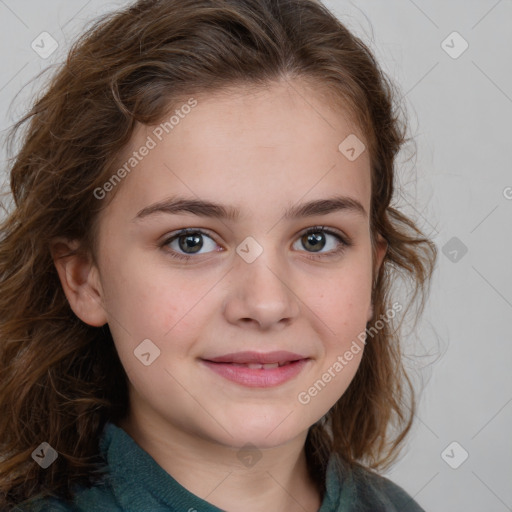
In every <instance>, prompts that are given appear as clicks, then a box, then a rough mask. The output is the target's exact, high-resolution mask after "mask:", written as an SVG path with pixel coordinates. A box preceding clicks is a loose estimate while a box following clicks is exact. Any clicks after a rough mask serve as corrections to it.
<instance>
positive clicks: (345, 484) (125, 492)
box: [15, 423, 424, 512]
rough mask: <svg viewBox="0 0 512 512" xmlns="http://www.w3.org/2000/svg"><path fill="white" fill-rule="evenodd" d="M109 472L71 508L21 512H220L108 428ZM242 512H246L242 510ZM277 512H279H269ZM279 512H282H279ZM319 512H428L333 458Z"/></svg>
mask: <svg viewBox="0 0 512 512" xmlns="http://www.w3.org/2000/svg"><path fill="white" fill-rule="evenodd" d="M99 447H100V452H101V455H102V456H103V458H104V459H105V461H106V462H107V466H108V472H107V474H106V476H105V477H104V479H103V480H102V483H101V484H98V485H96V486H94V487H91V488H78V489H77V490H76V491H75V493H74V494H75V499H74V501H73V503H72V504H70V503H67V502H64V501H58V500H56V499H54V498H46V499H44V500H39V501H37V502H36V503H34V504H33V505H32V506H31V507H29V508H24V509H21V508H17V509H15V510H17V511H20V512H21V511H23V512H221V509H219V508H217V507H215V506H213V505H212V504H210V503H208V502H207V501H205V500H203V499H201V498H199V497H198V496H196V495H194V494H192V493H191V492H189V491H188V490H187V489H185V488H184V487H183V486H182V485H180V484H179V483H178V482H177V481H176V480H174V478H172V477H171V476H170V475H169V474H168V473H167V472H166V471H165V470H164V469H163V468H162V467H160V466H159V465H158V464H157V463H156V461H155V460H154V459H153V458H152V457H151V456H150V455H149V454H148V453H147V452H146V451H144V450H143V449H142V448H140V447H139V445H138V444H137V443H136V442H135V441H134V440H133V439H132V438H131V437H130V436H129V435H128V434H127V433H126V432H125V431H124V430H123V429H121V428H119V427H117V426H116V425H114V424H113V423H107V424H106V425H105V429H104V431H103V434H102V436H101V439H100V443H99ZM240 510H243V507H240ZM270 512H276V511H270ZM277 512H279V511H277ZM318 512H424V510H423V509H422V508H420V507H419V505H418V504H417V503H416V502H415V501H414V500H413V499H412V498H411V497H410V496H409V495H408V494H407V493H406V492H405V491H404V490H403V489H402V488H400V487H398V486H397V485H395V484H394V483H392V482H391V481H390V480H388V479H386V478H384V477H381V476H378V475H376V474H374V473H370V472H369V471H365V470H361V469H357V470H353V471H350V470H348V469H347V467H346V466H345V465H343V464H340V463H339V459H338V458H337V457H334V456H332V457H331V459H330V460H329V464H328V467H327V472H326V493H325V496H324V499H323V502H322V506H321V507H320V509H319V511H318Z"/></svg>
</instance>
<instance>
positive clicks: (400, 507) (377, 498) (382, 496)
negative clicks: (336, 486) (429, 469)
mask: <svg viewBox="0 0 512 512" xmlns="http://www.w3.org/2000/svg"><path fill="white" fill-rule="evenodd" d="M354 476H355V483H356V488H357V491H358V494H359V495H360V496H361V500H362V501H363V502H364V503H368V504H369V505H370V506H375V504H379V505H380V506H381V507H382V510H383V511H384V510H385V511H386V512H388V511H389V512H395V511H396V512H424V510H423V509H422V508H421V507H420V506H419V505H418V503H416V501H415V500H414V498H412V497H411V496H410V495H409V494H408V493H407V492H406V491H405V490H404V489H402V487H400V486H399V485H397V484H395V483H394V482H392V481H391V480H389V479H388V478H386V477H384V476H381V475H378V474H377V473H374V472H372V471H368V470H366V469H363V468H358V469H356V470H354ZM368 510H370V509H368ZM371 510H374V509H373V508H372V509H371ZM379 510H380V509H379Z"/></svg>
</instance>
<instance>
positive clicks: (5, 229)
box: [0, 0, 437, 510]
mask: <svg viewBox="0 0 512 512" xmlns="http://www.w3.org/2000/svg"><path fill="white" fill-rule="evenodd" d="M294 79H300V80H304V81H305V82H307V83H309V84H311V86H312V87H314V88H315V90H317V91H318V93H319V94H320V92H322V94H324V98H325V101H330V102H332V104H335V103H336V104H339V105H340V106H343V108H344V109H345V111H348V112H350V113H351V115H352V116H353V119H354V120H355V122H356V123H357V125H358V126H359V128H360V130H361V133H362V134H364V137H365V143H366V145H367V148H368V151H369V155H370V163H371V185H372V189H371V211H370V227H371V233H372V241H374V240H375V237H376V236H377V234H380V235H381V236H382V237H383V238H384V239H385V240H386V241H387V244H388V249H387V252H386V255H385V258H384V261H383V263H382V265H381V267H380V269H379V271H378V273H377V274H376V275H375V276H374V288H373V292H372V299H373V305H374V315H373V319H372V320H371V321H370V322H369V323H368V325H367V329H371V328H372V327H373V331H371V332H372V336H371V338H370V337H369V338H368V341H367V343H366V346H365V349H364V352H363V355H362V359H361V362H360V366H359V369H358V371H357V373H356V375H355V377H354V379H353V380H352V382H351V384H350V385H349V387H348V389H347V390H346V392H345V393H344V394H343V396H341V398H340V399H339V400H338V401H337V402H336V404H335V405H334V406H333V407H332V408H331V409H330V410H329V411H328V413H327V414H326V416H325V417H324V418H322V420H321V421H318V422H317V423H315V424H314V425H312V426H311V427H310V430H309V434H308V436H307V440H306V446H305V449H306V455H307V461H308V466H309V468H310V471H311V475H312V476H313V477H314V479H315V481H316V483H317V485H318V487H319V489H321V490H322V491H323V489H324V488H323V485H324V480H323V478H324V473H325V468H326V464H327V460H328V459H329V457H330V456H331V454H333V453H337V454H338V455H339V456H340V457H341V458H342V459H343V460H344V461H346V462H347V464H349V465H354V466H355V465H357V466H359V467H365V468H367V469H369V470H375V471H377V470H380V469H383V468H386V467H387V466H389V465H390V464H391V463H392V462H393V461H394V460H396V457H397V455H398V454H399V451H400V448H401V447H402V445H403V441H404V439H405V436H406V434H407V433H408V431H409V430H410V428H411V424H412V419H413V415H414V411H415V398H414V397H415V394H414V390H413V386H412V380H411V377H410V376H408V372H407V371H406V370H405V367H404V363H403V355H402V353H403V349H402V348H401V344H402V342H403V339H402V335H401V334H400V332H401V330H400V329H399V328H398V327H399V324H400V323H401V322H400V320H403V316H400V318H398V317H396V318H395V319H394V320H392V321H390V319H388V321H386V322H382V321H381V322H380V325H379V326H378V328H376V327H375V326H374V323H375V322H376V321H378V320H379V319H381V318H382V317H383V316H384V315H386V312H387V311H389V310H390V308H391V304H392V303H393V301H394V300H395V292H396V290H395V283H396V282H398V281H399V278H400V282H405V283H408V286H409V287H410V290H411V293H409V295H408V305H407V306H408V307H407V308H405V309H406V311H414V318H416V319H417V318H418V317H419V316H420V314H421V313H422V311H423V308H424V303H425V301H426V297H427V293H428V289H429V283H430V280H431V275H432V272H433V270H434V266H435V261H436V257H437V252H436V247H435V245H434V244H433V242H432V241H431V240H430V239H429V238H428V237H427V236H426V235H425V234H423V232H422V231H421V230H420V229H419V227H418V226H417V224H416V221H415V220H414V219H412V218H410V217H408V216H407V215H405V214H404V213H402V212H401V211H399V208H398V207H397V206H396V205H395V202H394V199H395V196H396V189H397V184H396V182H395V181H396V166H397V163H396V156H397V154H398V153H399V151H400V149H401V148H402V146H403V145H404V144H405V143H406V142H407V141H408V138H407V128H406V127H407V123H406V119H405V117H406V116H404V115H403V114H404V109H403V108H402V106H401V100H400V99H399V94H398V89H397V87H396V86H395V85H394V84H393V83H392V81H391V80H390V79H389V78H388V77H387V76H386V74H385V73H384V72H383V71H382V70H381V68H380V66H379V65H378V63H377V62H376V60H375V57H374V56H373V54H372V52H371V51H370V49H369V47H368V46H367V45H366V44H364V43H363V42H362V41H361V40H360V39H359V38H358V37H356V36H355V35H354V34H352V33H351V31H349V30H348V29H347V28H346V27H345V26H344V24H342V23H341V21H340V20H339V19H338V18H337V17H336V16H334V15H333V14H332V13H331V12H330V11H329V10H328V9H327V8H326V7H325V6H323V5H322V4H321V3H320V2H317V1H314V0H141V1H138V2H136V3H132V4H130V5H129V6H127V7H126V8H124V9H122V10H118V11H115V12H113V13H110V14H107V15H103V16H102V17H100V18H99V19H96V20H94V21H93V22H91V24H90V27H89V30H87V31H86V32H84V33H83V35H81V36H80V37H79V38H78V39H77V40H76V41H75V43H74V44H73V45H72V47H71V49H70V51H69V53H68V55H67V58H66V60H65V61H64V62H63V63H62V64H60V65H59V66H58V68H57V69H56V70H54V71H52V72H51V75H50V77H49V78H48V80H47V82H46V83H45V86H44V88H43V89H42V90H41V92H40V93H39V94H38V95H37V97H36V98H34V101H33V104H32V106H31V107H30V110H29V111H28V113H27V114H26V115H24V116H23V117H22V118H21V119H20V120H19V121H17V122H16V124H15V125H14V126H13V127H12V129H11V131H10V134H9V139H8V140H9V144H8V146H9V149H10V151H11V152H12V155H13V156H11V158H10V159H9V160H8V168H7V169H6V171H7V174H6V176H7V177H8V180H9V181H8V183H9V185H10V187H9V190H7V191H6V192H5V194H4V195H5V196H8V197H12V199H13V201H12V204H10V205H9V206H4V207H3V209H4V210H5V215H4V218H3V219H2V223H1V225H0V411H1V414H0V509H2V510H4V507H7V506H10V505H14V504H16V505H18V504H21V503H25V502H26V501H28V500H30V499H33V498H36V497H44V496H47V495H52V496H56V497H59V498H61V499H66V500H68V499H69V500H71V499H72V497H73V492H72V489H73V487H74V486H75V485H84V486H90V485H93V484H94V483H96V482H98V481H99V479H100V478H101V476H102V475H103V471H104V466H103V461H102V459H101V457H100V456H99V449H98V440H99V436H100V434H101V432H102V429H103V427H104V425H105V423H106V422H107V421H112V422H116V421H117V420H119V419H121V418H123V417H124V416H125V415H126V414H127V411H128V403H129V402H128V391H127V389H128V388H127V384H126V383H127V376H126V373H125V371H124V369H123V367H122V365H121V362H120V360H119V358H118V355H117V352H116V349H115V346H114V343H113V339H112V336H111V333H110V331H109V328H108V324H106V325H104V326H102V327H93V326H90V325H87V324H85V323H84V322H82V321H81V320H80V319H78V318H77V316H76V315H75V314H74V313H73V311H72V309H71V308H70V305H69V302H68V300H67V299H66V296H65V294H64V291H63V289H62V286H61V283H60V281H59V278H58V274H57V271H56V268H55V263H54V261H53V259H52V254H51V251H50V247H51V243H52V240H54V239H56V238H59V237H65V238H67V239H70V240H77V241H78V242H79V245H78V247H77V248H76V252H77V254H86V255H91V256H92V257H93V258H95V254H97V252H96V251H97V246H96V243H97V236H96V235H97V227H98V226H97V221H98V214H99V212H100V211H101V210H102V209H103V208H105V207H106V206H107V205H108V204H109V201H110V200H111V199H112V198H113V197H114V195H115V194H116V192H117V191H118V190H119V188H120V187H122V183H121V184H119V185H118V186H117V187H116V189H115V190H113V191H111V192H110V193H109V194H108V197H107V198H106V199H105V200H99V199H98V198H97V197H96V195H95V194H94V190H95V189H97V188H98V187H101V186H102V184H104V183H105V182H106V181H107V180H108V179H109V178H110V177H111V176H112V172H113V169H115V166H116V162H117V159H118V157H119V155H120V154H121V152H122V151H123V149H124V148H125V147H126V146H127V144H128V142H129V141H130V139H131V136H132V134H133V131H134V128H135V127H136V125H137V123H143V124H146V125H153V124H156V123H158V122H159V121H160V120H161V119H163V118H164V116H166V115H168V114H169V113H170V112H172V110H173V107H175V106H176V105H178V104H180V102H181V101H182V99H183V98H189V97H191V96H193V95H194V94H208V93H211V92H215V91H222V90H223V89H226V88H230V87H235V88H236V87H238V86H240V87H241V86H251V87H252V86H254V87H258V86H265V85H269V84H272V83H274V82H276V81H282V80H287V81H289V82H291V81H292V80H294ZM340 142H341V141H340ZM13 147H16V149H15V150H14V151H12V148H13ZM394 205H395V206H394ZM94 261H95V260H94ZM412 305H415V307H414V308H412V307H411V306H412ZM382 324H383V325H382ZM43 441H44V442H47V443H49V444H50V445H51V446H52V447H53V448H54V449H55V450H57V452H58V458H57V459H56V461H55V462H54V463H53V464H51V465H50V466H49V467H48V468H47V469H42V468H41V467H40V466H39V465H38V464H37V463H36V462H35V461H34V460H33V458H32V457H31V454H32V452H33V451H34V449H35V448H36V447H37V446H38V445H39V444H40V443H41V442H43Z"/></svg>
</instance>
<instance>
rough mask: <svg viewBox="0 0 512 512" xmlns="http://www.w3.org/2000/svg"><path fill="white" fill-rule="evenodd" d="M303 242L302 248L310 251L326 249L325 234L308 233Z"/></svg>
mask: <svg viewBox="0 0 512 512" xmlns="http://www.w3.org/2000/svg"><path fill="white" fill-rule="evenodd" d="M301 241H302V246H303V247H304V248H305V249H307V250H308V251H313V252H317V251H321V250H322V249H323V248H324V247H325V242H326V241H325V233H321V232H317V233H306V234H305V235H303V237H302V239H301Z"/></svg>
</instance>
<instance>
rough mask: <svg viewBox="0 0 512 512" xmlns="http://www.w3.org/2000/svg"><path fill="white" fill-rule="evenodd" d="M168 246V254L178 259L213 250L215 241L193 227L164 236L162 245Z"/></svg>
mask: <svg viewBox="0 0 512 512" xmlns="http://www.w3.org/2000/svg"><path fill="white" fill-rule="evenodd" d="M164 246H165V247H169V248H170V249H171V250H170V251H169V254H170V255H171V256H172V257H174V258H178V259H188V258H190V257H191V256H193V255H195V254H205V253H209V252H212V251H215V250H216V249H217V247H218V245H217V243H216V242H215V241H214V240H213V239H212V238H211V237H210V236H209V235H208V234H207V233H205V232H204V231H201V230H200V229H195V228H188V229H182V230H181V231H179V232H177V233H175V234H174V235H171V236H170V237H168V238H166V240H165V241H164V242H163V243H162V247H164Z"/></svg>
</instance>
